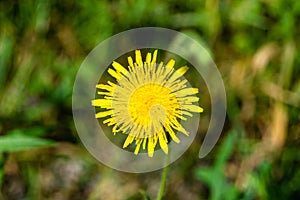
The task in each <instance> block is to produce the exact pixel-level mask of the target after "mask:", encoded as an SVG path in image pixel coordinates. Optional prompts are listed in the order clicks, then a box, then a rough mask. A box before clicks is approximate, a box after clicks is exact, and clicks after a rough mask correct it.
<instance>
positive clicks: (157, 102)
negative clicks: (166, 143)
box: [129, 83, 178, 126]
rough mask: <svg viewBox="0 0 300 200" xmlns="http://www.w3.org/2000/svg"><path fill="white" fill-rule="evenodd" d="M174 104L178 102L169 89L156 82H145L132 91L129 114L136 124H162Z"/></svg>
mask: <svg viewBox="0 0 300 200" xmlns="http://www.w3.org/2000/svg"><path fill="white" fill-rule="evenodd" d="M174 104H175V105H176V104H177V105H178V102H177V99H176V97H175V95H174V94H172V93H171V90H170V89H168V88H167V87H164V86H162V85H158V84H151V83H150V84H145V85H142V86H140V87H139V88H137V89H136V90H135V91H134V92H133V93H132V95H131V97H130V99H129V115H130V117H131V119H132V121H133V122H134V123H135V124H137V125H142V126H148V125H150V124H151V123H152V124H157V123H159V124H161V125H163V124H164V121H165V119H166V116H167V114H168V113H169V112H170V111H171V110H172V109H174ZM176 107H177V106H176Z"/></svg>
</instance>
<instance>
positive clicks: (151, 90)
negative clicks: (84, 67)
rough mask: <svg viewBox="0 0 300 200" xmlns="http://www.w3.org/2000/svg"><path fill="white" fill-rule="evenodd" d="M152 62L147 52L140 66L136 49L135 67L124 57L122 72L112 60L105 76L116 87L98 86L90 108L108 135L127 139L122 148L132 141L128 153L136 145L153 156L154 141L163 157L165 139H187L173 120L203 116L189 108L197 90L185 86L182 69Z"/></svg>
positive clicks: (166, 146)
mask: <svg viewBox="0 0 300 200" xmlns="http://www.w3.org/2000/svg"><path fill="white" fill-rule="evenodd" d="M156 58H157V50H155V51H154V53H153V55H152V54H151V53H148V54H147V55H146V59H145V61H144V62H143V59H142V56H141V51H140V50H136V51H135V62H134V61H133V59H132V57H128V67H124V66H122V65H121V64H120V63H118V62H115V61H114V62H113V63H112V68H109V69H108V73H109V74H110V75H111V76H112V77H114V78H115V79H116V83H113V82H111V81H108V82H107V84H98V85H97V86H96V87H97V88H98V89H99V91H98V94H99V95H101V96H102V98H99V99H95V100H92V105H93V106H96V107H100V108H103V109H105V111H100V112H98V113H97V114H96V118H106V119H105V120H104V121H103V123H104V124H107V125H108V126H112V127H113V128H112V132H113V133H114V134H116V133H117V132H121V133H124V134H127V135H128V136H127V138H126V140H125V142H124V145H123V148H126V147H128V146H129V145H130V144H131V143H133V142H134V141H135V144H136V147H135V151H134V154H138V152H139V150H140V147H141V146H142V147H143V149H146V147H147V150H148V155H149V157H152V156H153V154H154V149H155V147H156V145H157V142H158V143H159V145H160V147H161V149H162V150H163V151H164V152H165V153H166V154H168V139H167V135H169V136H170V138H172V140H173V141H175V142H176V143H179V142H180V141H179V139H178V137H177V136H176V132H177V131H179V132H181V133H183V134H185V135H188V132H187V131H186V130H185V129H184V128H183V127H182V126H181V124H180V123H179V121H178V120H186V119H187V118H186V116H189V117H192V116H193V115H192V113H193V112H194V113H200V112H202V111H203V109H202V108H201V107H199V106H197V105H194V104H193V103H195V102H198V100H199V98H198V97H196V96H195V94H197V93H198V89H197V88H191V87H188V86H187V80H186V79H185V78H184V77H183V75H184V74H185V72H186V71H187V70H188V67H187V66H183V67H181V68H179V69H177V70H175V69H174V65H175V61H174V60H173V59H171V60H170V61H169V62H168V63H167V64H166V65H164V64H163V62H160V63H159V64H157V63H156Z"/></svg>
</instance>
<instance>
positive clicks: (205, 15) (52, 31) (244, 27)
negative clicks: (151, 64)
mask: <svg viewBox="0 0 300 200" xmlns="http://www.w3.org/2000/svg"><path fill="white" fill-rule="evenodd" d="M145 26H158V27H165V28H170V29H174V30H177V31H181V32H183V33H186V34H188V35H189V36H191V37H192V38H194V39H195V40H197V41H199V42H201V43H203V44H205V46H206V47H207V48H208V50H209V52H210V53H211V56H212V58H213V59H214V61H215V63H216V64H217V66H218V68H219V70H220V72H221V74H222V76H223V80H224V83H225V87H226V92H227V101H228V102H227V106H228V108H227V118H226V122H225V127H224V130H223V133H222V135H221V138H220V140H219V141H218V143H217V145H216V146H215V148H214V149H213V151H212V152H211V153H210V154H209V155H208V156H207V157H205V158H204V159H201V160H200V159H198V151H199V148H200V144H199V141H201V139H202V138H203V137H204V134H205V132H206V129H207V126H208V123H209V115H206V114H205V113H203V115H201V122H200V123H201V124H200V125H201V126H200V128H199V133H198V136H197V138H196V140H195V142H194V143H193V145H192V146H191V147H190V148H189V149H188V151H187V152H186V153H185V154H184V155H183V156H182V157H181V158H180V159H178V160H177V161H176V162H175V163H173V164H172V165H171V166H170V169H169V174H168V181H167V185H166V190H165V199H179V200H181V199H185V200H193V199H213V200H219V199H228V200H233V199H249V200H250V199H297V198H299V197H300V189H299V188H300V168H299V166H300V151H299V147H300V124H299V122H300V114H299V113H300V109H299V107H300V78H299V76H300V49H299V44H300V37H299V35H300V1H293V0H243V1H240V0H207V1H195V0H175V1H172V0H166V1H159V0H152V1H148V0H139V1H133V0H120V1H108V0H103V1H79V0H78V1H71V0H65V1H58V0H51V1H50V0H28V1H17V0H13V1H0V188H1V190H0V199H4V200H10V199H11V200H19V199H24V200H25V199H26V200H27V199H28V200H29V199H30V200H40V199H49V200H50V199H51V200H52V199H55V200H65V199H72V200H76V199H78V200H79V199H89V200H94V199H109V200H114V199H120V200H123V199H128V200H129V199H130V200H135V199H155V197H156V194H157V191H158V189H159V184H160V176H161V171H156V172H151V173H146V174H129V173H123V172H118V171H115V170H113V169H110V168H108V167H106V166H104V165H103V164H101V163H99V162H98V161H97V160H95V159H94V158H93V157H92V156H91V155H90V154H89V153H88V152H87V151H86V149H85V148H84V146H83V145H82V144H81V142H80V140H79V138H78V136H77V133H76V130H75V126H74V123H73V119H72V109H71V102H72V89H73V88H72V87H73V82H74V79H75V75H76V72H77V70H78V69H79V66H80V64H81V62H82V61H83V59H84V58H85V56H86V55H87V54H88V53H89V52H90V51H91V50H92V49H93V48H94V47H95V46H96V45H97V44H98V43H99V42H101V41H103V40H104V39H106V38H108V37H110V36H112V35H114V34H116V33H119V32H121V31H125V30H128V29H132V28H137V27H145ZM192 78H193V77H192ZM193 81H194V82H197V77H196V76H195V77H194V80H193ZM200 91H201V89H200ZM199 96H200V98H201V103H203V106H204V107H205V106H207V107H209V102H210V101H209V100H207V99H209V94H208V93H207V92H203V94H201V93H200V94H199Z"/></svg>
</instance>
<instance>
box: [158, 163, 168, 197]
mask: <svg viewBox="0 0 300 200" xmlns="http://www.w3.org/2000/svg"><path fill="white" fill-rule="evenodd" d="M168 171H169V165H168V164H167V165H166V166H165V168H164V170H163V172H162V176H161V181H160V187H159V191H158V195H157V198H156V199H157V200H162V198H163V196H164V191H165V187H166V182H167V176H168Z"/></svg>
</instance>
